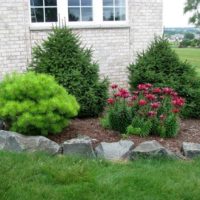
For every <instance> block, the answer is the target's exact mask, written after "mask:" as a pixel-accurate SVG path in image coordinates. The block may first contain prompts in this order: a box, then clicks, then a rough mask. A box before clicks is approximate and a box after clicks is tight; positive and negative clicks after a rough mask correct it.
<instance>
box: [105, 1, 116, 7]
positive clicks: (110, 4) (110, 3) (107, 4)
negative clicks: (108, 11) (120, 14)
mask: <svg viewBox="0 0 200 200" xmlns="http://www.w3.org/2000/svg"><path fill="white" fill-rule="evenodd" d="M113 5H114V4H113V0H103V6H113Z"/></svg>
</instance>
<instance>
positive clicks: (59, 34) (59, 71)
mask: <svg viewBox="0 0 200 200" xmlns="http://www.w3.org/2000/svg"><path fill="white" fill-rule="evenodd" d="M30 69H32V70H34V71H36V72H38V73H47V74H50V75H52V76H54V77H55V79H56V81H57V82H58V83H60V84H61V85H62V86H63V87H64V88H66V90H67V91H69V93H70V94H72V95H74V96H75V97H76V98H77V101H78V102H79V104H80V106H81V109H80V113H79V116H80V117H90V116H97V115H99V114H100V113H101V112H102V111H103V109H104V106H105V105H106V99H107V95H108V94H107V93H108V92H107V91H108V83H107V80H106V79H104V80H102V81H101V80H100V78H99V66H98V64H97V63H95V62H93V61H92V51H91V49H87V48H85V47H82V45H81V42H80V39H79V37H78V36H77V35H76V34H74V33H72V31H71V30H70V29H68V28H67V27H63V28H57V27H56V28H54V29H53V32H52V33H50V34H49V37H48V39H47V40H45V41H43V43H42V44H41V45H37V46H36V47H35V48H34V49H33V61H32V63H31V65H30Z"/></svg>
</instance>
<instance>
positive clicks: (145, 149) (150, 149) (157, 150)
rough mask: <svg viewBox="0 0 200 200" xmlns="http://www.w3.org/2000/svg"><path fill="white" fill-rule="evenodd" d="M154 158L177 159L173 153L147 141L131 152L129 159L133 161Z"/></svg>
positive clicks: (156, 143)
mask: <svg viewBox="0 0 200 200" xmlns="http://www.w3.org/2000/svg"><path fill="white" fill-rule="evenodd" d="M155 156H167V157H170V158H178V157H177V156H176V155H175V154H174V153H172V152H171V151H169V150H168V149H165V148H164V147H163V146H162V145H161V144H160V143H158V142H157V141H155V140H153V141H147V142H143V143H141V144H140V145H138V146H137V147H136V148H135V149H134V150H133V151H132V152H131V159H132V160H134V159H136V158H140V157H142V158H143V157H155Z"/></svg>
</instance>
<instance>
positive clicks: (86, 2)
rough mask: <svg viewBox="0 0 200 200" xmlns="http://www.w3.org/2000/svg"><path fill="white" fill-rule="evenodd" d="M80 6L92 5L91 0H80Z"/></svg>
mask: <svg viewBox="0 0 200 200" xmlns="http://www.w3.org/2000/svg"><path fill="white" fill-rule="evenodd" d="M81 5H82V6H92V0H81Z"/></svg>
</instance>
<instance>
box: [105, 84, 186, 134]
mask: <svg viewBox="0 0 200 200" xmlns="http://www.w3.org/2000/svg"><path fill="white" fill-rule="evenodd" d="M111 87H112V89H113V93H112V97H111V98H109V99H108V104H109V106H108V109H107V112H106V115H105V117H104V118H103V120H105V121H104V124H106V128H111V129H113V130H117V131H119V132H121V133H125V132H126V133H127V134H129V135H140V136H142V137H144V136H148V135H159V136H161V137H173V136H175V135H177V133H178V131H179V113H180V111H181V109H182V107H183V106H184V105H185V100H184V99H183V98H181V97H179V96H178V94H177V93H176V92H175V91H174V90H173V89H171V88H168V87H165V88H158V87H156V88H155V87H153V85H152V84H149V83H148V84H139V85H138V86H137V90H136V91H133V93H132V94H131V93H129V92H128V90H126V89H123V88H118V86H117V85H116V84H113V85H112V86H111ZM105 122H106V123H105Z"/></svg>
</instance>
